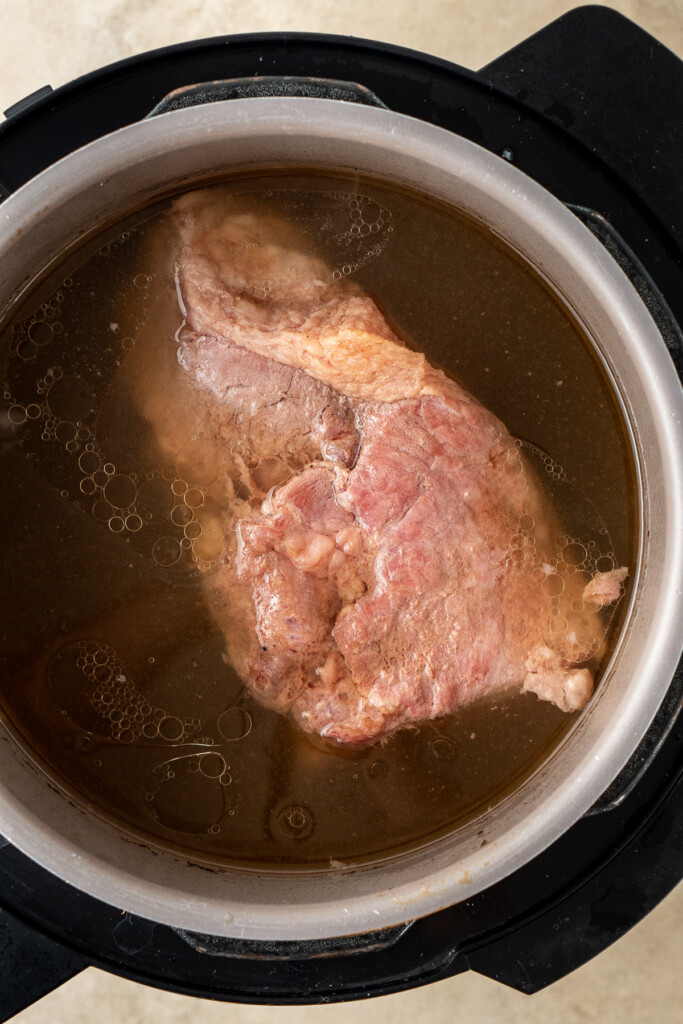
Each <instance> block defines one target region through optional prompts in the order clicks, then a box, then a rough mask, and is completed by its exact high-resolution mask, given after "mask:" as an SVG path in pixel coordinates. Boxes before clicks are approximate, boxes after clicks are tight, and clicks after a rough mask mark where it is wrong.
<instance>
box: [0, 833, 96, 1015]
mask: <svg viewBox="0 0 683 1024" xmlns="http://www.w3.org/2000/svg"><path fill="white" fill-rule="evenodd" d="M5 849H10V850H11V849H12V848H11V847H10V845H9V843H8V842H7V840H6V839H5V837H4V836H2V835H0V855H1V854H2V853H4V851H5ZM88 966H89V965H88V961H87V960H86V959H85V957H83V956H81V955H80V954H79V953H77V952H76V951H75V950H72V949H70V948H69V947H67V946H62V945H60V944H59V943H57V942H56V941H53V940H52V939H51V938H49V937H48V936H47V935H43V934H42V933H41V932H39V931H37V930H36V929H35V928H32V927H31V925H30V924H28V923H27V922H25V921H22V920H21V919H20V918H19V917H17V916H15V914H13V913H12V912H11V911H10V910H9V909H8V908H7V907H5V906H4V905H3V904H2V903H0V977H1V978H2V984H1V985H0V1024H2V1022H4V1021H7V1020H10V1018H12V1017H14V1015H15V1014H17V1013H19V1011H20V1010H24V1009H25V1008H26V1007H27V1006H30V1005H31V1004H32V1003H34V1002H35V1001H36V1000H37V999H40V998H41V997H42V996H45V995H47V994H48V992H52V990H53V989H55V988H57V987H58V986H59V985H62V984H63V983H64V982H65V981H68V980H69V978H73V977H74V975H75V974H79V973H80V972H81V971H82V970H83V969H84V968H85V967H88Z"/></svg>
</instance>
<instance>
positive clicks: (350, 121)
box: [0, 97, 683, 939]
mask: <svg viewBox="0 0 683 1024" xmlns="http://www.w3.org/2000/svg"><path fill="white" fill-rule="evenodd" d="M274 154H276V156H274ZM226 160H229V161H230V165H231V167H233V168H234V167H236V166H250V165H259V164H260V165H261V166H273V164H274V163H280V164H281V165H283V166H285V165H289V166H293V165H296V164H299V165H301V164H302V163H303V164H312V165H314V166H334V167H337V168H339V167H352V168H358V169H361V170H363V171H365V172H368V173H376V174H378V175H379V176H381V177H384V178H385V179H392V178H393V180H396V181H400V182H402V183H404V184H408V185H413V186H415V187H418V188H420V189H421V190H423V191H425V192H428V193H431V194H434V195H437V196H439V197H440V198H442V199H445V200H446V201H447V202H450V203H451V204H452V205H454V206H459V207H460V208H464V209H466V210H467V212H469V213H471V214H472V215H474V216H475V217H477V219H478V220H480V221H481V222H482V223H484V224H487V225H488V226H489V227H490V228H491V229H492V230H494V231H495V232H496V233H497V234H498V235H500V236H501V237H502V238H504V239H505V240H506V241H507V243H508V244H510V245H512V246H513V247H514V248H516V249H517V250H518V251H519V252H520V253H522V254H523V255H524V257H525V258H526V259H528V260H529V261H530V262H531V263H533V264H534V265H535V267H536V268H537V269H538V270H539V271H540V272H541V273H542V274H543V275H544V276H545V278H546V280H547V281H548V282H549V283H550V285H551V286H552V287H554V288H556V289H557V290H558V291H559V292H560V293H561V294H562V295H563V296H564V298H565V300H566V301H567V303H568V304H569V305H570V306H571V307H572V308H573V309H574V310H575V312H576V313H577V315H578V316H579V317H580V319H581V320H582V321H583V323H584V325H585V326H586V328H587V330H588V333H589V334H591V335H592V336H593V337H594V338H595V339H596V347H597V349H598V351H599V354H600V357H601V358H602V360H603V362H604V364H605V366H606V368H607V369H608V372H610V373H611V375H612V377H613V379H614V380H615V382H616V387H617V392H618V393H619V394H620V396H621V400H622V403H623V405H624V407H625V412H626V415H627V418H628V419H629V421H630V423H631V426H632V429H633V431H634V445H635V448H636V453H637V455H638V456H639V464H640V469H641V484H642V486H641V499H642V502H643V526H644V529H643V535H642V538H641V556H640V562H641V564H640V570H639V578H638V583H637V586H636V588H635V593H634V596H633V599H632V602H631V608H630V612H629V622H628V625H627V628H625V630H624V635H623V636H622V639H621V641H620V644H619V645H618V649H617V651H616V653H615V656H614V658H613V660H612V663H611V666H610V668H609V669H608V672H607V674H606V676H605V680H604V682H603V684H602V686H601V688H600V691H599V694H598V695H597V697H596V699H595V700H594V702H593V704H592V705H591V706H590V708H589V709H588V710H587V712H586V713H585V714H584V716H583V717H582V719H581V722H580V723H579V725H578V727H577V728H576V729H575V731H574V733H573V734H572V736H571V739H570V741H569V742H567V743H565V744H564V745H563V747H562V748H561V749H560V750H559V751H557V752H556V754H555V755H554V756H553V757H552V758H551V759H550V761H549V762H548V763H547V764H546V765H545V766H544V767H543V768H542V769H541V771H540V772H539V773H538V774H537V775H536V777H535V778H534V780H533V784H530V783H529V784H526V785H525V786H523V787H521V788H520V790H519V791H517V793H516V794H513V796H512V797H510V798H509V799H508V800H506V801H504V802H503V804H502V805H501V807H500V808H496V809H494V811H492V812H491V815H489V816H487V818H486V820H485V821H484V822H483V829H484V832H485V837H486V838H487V845H486V846H482V845H481V842H480V840H476V841H475V837H474V834H472V835H469V834H468V835H467V836H466V837H465V839H463V838H462V837H461V838H460V839H459V838H458V836H457V835H456V836H455V837H451V838H450V839H449V840H448V841H446V840H444V841H440V842H439V843H437V844H434V845H433V846H432V847H430V848H429V850H428V851H427V852H425V851H415V852H414V853H412V854H409V855H406V856H405V857H404V858H399V859H397V861H396V862H390V863H386V864H380V865H371V866H367V867H358V868H353V867H349V868H345V869H339V870H331V871H330V873H329V874H324V875H320V876H317V875H316V876H312V875H306V874H305V873H302V874H298V873H295V874H292V875H289V876H287V877H286V878H285V877H284V876H279V880H276V881H273V880H272V879H273V877H274V876H270V875H267V874H262V875H257V874H251V873H240V872H236V871H229V870H226V871H219V872H217V873H215V874H210V873H208V872H198V871H196V869H195V870H194V871H193V870H192V869H191V868H188V865H187V863H186V862H183V861H182V860H181V859H179V858H177V857H174V856H173V857H172V856H171V855H166V854H163V855H161V854H158V853H157V852H156V851H155V853H154V855H153V854H152V852H151V851H150V850H149V849H143V848H141V847H140V846H139V845H138V844H132V843H131V842H130V840H129V839H126V837H123V836H121V835H119V834H118V833H115V831H114V830H113V829H112V827H111V826H109V825H107V824H106V823H105V822H104V821H102V820H100V819H99V818H96V817H95V816H94V815H92V814H88V813H86V812H84V811H83V809H82V808H79V807H73V806H70V805H69V804H68V802H67V801H66V800H65V799H64V798H63V797H58V796H55V795H54V794H53V793H50V792H49V791H48V789H47V786H46V785H45V782H44V780H43V779H42V777H41V776H40V775H39V774H36V772H35V770H34V769H33V768H32V767H31V766H30V761H29V759H28V757H27V756H22V755H20V754H18V751H17V747H16V744H15V742H14V740H13V739H12V738H11V736H10V735H9V734H8V733H4V732H2V733H0V739H2V740H3V741H4V742H2V743H0V763H2V764H3V769H2V774H1V775H0V778H1V779H2V781H1V782H0V822H1V828H2V831H3V832H4V834H5V835H6V836H7V838H8V839H10V841H12V842H13V843H14V844H15V845H16V846H18V847H19V848H20V849H21V850H22V851H23V852H25V853H26V854H28V855H29V856H30V857H32V858H33V859H34V860H36V861H37V862H39V863H40V864H42V865H43V866H44V867H46V868H47V869H49V870H50V871H52V872H53V873H54V874H56V875H58V876H60V877H61V878H63V879H65V880H66V881H68V882H70V883H71V884H73V885H75V886H76V887H78V888H80V889H82V890H84V891H86V892H88V893H91V894H92V895H94V896H96V897H97V898H99V899H102V900H104V901H105V902H108V903H113V904H115V905H117V906H124V907H125V908H126V909H127V910H129V911H131V912H133V913H136V914H139V915H141V916H143V917H147V918H150V919H152V920H157V921H162V922H164V923H167V924H170V925H173V926H175V927H179V928H184V929H190V930H193V931H197V932H207V933H211V934H218V935H228V936H237V937H248V938H254V939H266V938H268V939H302V938H318V937H331V936H336V935H345V934H352V933H357V932H363V931H371V930H376V929H378V928H380V927H387V926H389V925H393V924H397V923H400V922H403V921H405V920H408V919H410V918H412V917H418V916H423V915H424V914H427V913H431V912H433V911H435V910H437V909H440V908H441V907H444V906H447V905H450V904H452V903H455V902H458V901H460V900H462V899H465V898H467V897H469V896H471V895H473V894H474V893H476V892H478V891H480V890H482V889H484V888H486V887H488V886H489V885H491V884H493V883H494V882H496V881H498V880H499V879H501V878H503V877H505V876H506V875H508V874H510V873H511V872H512V871H514V870H516V869H517V868H518V867H520V866H521V865H522V864H524V863H526V862H527V861H528V860H530V859H531V858H532V857H533V856H535V855H536V854H538V853H540V852H541V851H542V850H543V849H544V848H546V847H547V846H548V845H549V844H551V843H552V842H553V841H554V840H555V839H556V838H558V837H559V836H560V835H561V834H562V833H563V832H564V831H565V830H566V829H567V828H569V827H570V826H571V825H572V824H573V823H574V822H575V821H576V820H578V818H579V817H580V816H581V815H582V814H583V813H584V812H585V811H586V810H587V809H588V808H589V807H590V806H591V805H592V804H593V802H594V801H595V799H596V798H597V797H598V796H599V795H600V794H601V793H602V792H603V791H604V789H605V788H606V787H607V785H608V784H609V783H610V782H611V781H612V779H613V778H614V777H615V776H616V775H617V773H618V772H619V770H620V768H621V767H622V766H623V764H624V763H625V762H626V761H627V760H628V757H629V756H630V755H631V753H632V752H633V750H634V749H635V747H636V746H637V744H638V742H639V740H640V739H641V738H642V736H643V735H644V733H645V732H646V730H647V727H648V725H649V723H650V721H651V720H652V718H653V716H654V714H655V712H656V710H657V708H658V706H659V704H660V703H661V700H662V698H663V696H664V694H665V692H666V690H667V688H668V685H669V682H670V680H671V677H672V675H673V672H674V670H675V668H676V665H677V663H678V659H679V656H680V638H681V636H683V607H682V600H681V591H682V590H683V587H682V586H681V582H682V580H683V534H682V533H681V531H680V527H679V524H680V522H681V521H683V453H682V452H681V446H680V439H679V434H678V431H679V430H680V423H681V421H682V420H683V395H682V393H681V389H680V383H679V381H678V378H677V376H676V373H675V370H674V368H673V366H672V364H671V360H670V357H669V355H668V353H667V350H666V346H665V345H664V343H663V341H662V339H661V336H660V334H659V332H658V330H657V328H656V326H655V324H654V322H653V321H652V319H651V317H650V315H649V313H648V312H647V310H646V309H645V306H644V305H643V303H642V302H641V300H640V299H639V298H638V296H637V293H636V292H635V290H634V289H633V287H632V286H631V284H630V283H629V281H628V279H627V278H626V277H625V275H624V274H623V272H622V271H621V270H620V269H619V268H618V266H617V265H616V263H614V261H613V260H612V259H611V257H610V256H609V255H608V254H607V252H606V251H605V250H604V249H603V248H602V246H601V245H600V243H599V242H597V241H596V239H595V238H594V237H593V236H592V235H591V233H590V232H589V231H588V230H587V228H585V227H584V225H583V224H582V223H581V222H580V221H579V220H578V219H577V218H576V217H575V216H574V215H573V214H572V213H570V212H569V211H568V210H567V209H566V208H565V207H564V206H563V205H562V204H561V203H560V202H559V201H558V200H557V199H556V198H555V197H553V196H552V195H551V194H550V193H548V192H546V191H545V190H544V189H543V188H542V187H541V186H540V185H538V184H537V183H536V182H534V181H533V180H531V179H530V178H528V177H526V176H525V175H524V174H523V173H522V172H520V171H519V170H517V169H516V168H515V167H512V166H510V164H508V163H506V162H505V161H504V160H502V159H500V158H498V157H496V156H494V155H492V154H491V153H489V152H488V151H486V150H484V149H482V148H480V147H479V146H477V145H475V144H474V143H471V142H469V141H467V140H465V139H462V138H460V137H458V136H455V135H453V134H451V133H449V132H447V131H445V130H443V129H440V128H436V127H434V126H432V125H430V124H426V123H424V122H421V121H418V120H415V119H413V118H410V117H407V116H406V115H402V114H395V113H393V112H390V111H387V110H382V109H377V108H373V107H367V106H358V105H355V104H349V103H344V102H341V101H335V100H325V99H308V98H306V99H303V98H291V97H288V98H267V99H238V100H229V101H225V102H217V103H213V104H211V105H207V106H204V107H194V108H190V109H186V110H180V111H174V112H171V113H166V114H162V115H160V116H158V117H155V118H153V119H151V120H148V121H145V122H138V123H136V124H134V125H131V126H128V127H126V128H123V129H120V130H119V131H117V132H115V133H113V134H112V135H109V136H106V137H104V138H101V139H98V140H97V141H95V142H92V143H90V144H88V145H87V146H85V147H83V148H82V149H80V150H78V151H76V152H75V153H72V154H70V155H69V156H67V157H65V158H63V159H62V160H60V161H59V162H58V163H57V164H54V165H53V166H51V167H49V168H48V169H46V170H45V171H43V172H42V173H41V174H40V175H38V176H37V177H36V178H34V179H33V180H32V181H30V182H29V183H27V184H26V185H24V186H23V187H22V188H21V189H19V190H18V192H16V193H15V194H14V195H13V196H11V197H10V198H9V199H7V200H6V201H5V202H4V203H3V204H2V207H1V208H0V211H1V213H2V217H0V296H2V295H4V296H8V297H9V296H11V295H14V294H16V293H17V292H18V291H19V290H20V289H21V287H23V285H24V284H25V283H26V282H27V281H29V280H30V278H31V277H32V276H33V275H34V273H35V270H36V268H37V267H39V266H44V265H45V264H46V262H47V261H48V260H49V259H50V258H51V256H57V255H58V252H59V250H60V249H61V248H63V247H64V242H65V241H66V240H67V239H66V235H65V227H64V223H65V217H64V215H65V211H66V213H67V216H68V217H69V218H70V221H69V225H70V226H69V228H68V229H66V234H68V236H69V238H68V240H69V241H71V240H72V239H75V238H76V237H78V236H79V235H80V234H85V233H87V232H89V231H90V230H91V229H92V228H93V226H94V225H95V224H97V223H102V222H103V221H104V220H105V219H106V217H107V215H108V214H110V213H111V212H112V211H113V210H115V209H117V205H116V204H117V202H118V201H119V200H121V199H122V198H125V200H126V202H127V204H128V206H129V208H130V207H131V206H134V205H136V204H137V203H138V202H139V201H140V202H142V201H144V199H145V198H146V197H149V196H150V195H152V193H153V191H154V188H156V187H158V186H159V184H161V183H163V182H164V181H165V180H166V179H168V181H169V182H170V181H176V182H179V183H182V182H183V180H185V181H187V180H190V179H191V178H192V175H193V168H194V171H197V168H198V167H199V168H200V169H203V171H204V172H211V171H213V170H214V169H215V168H219V167H220V166H221V161H222V166H225V161H226ZM198 161H199V163H198ZM378 168H380V169H379V170H378ZM122 205H125V204H123V203H121V204H120V205H119V206H118V209H121V208H122ZM641 455H642V458H640V456H641ZM481 825H482V823H481V822H480V826H481ZM465 831H466V830H465ZM399 862H400V863H399Z"/></svg>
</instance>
